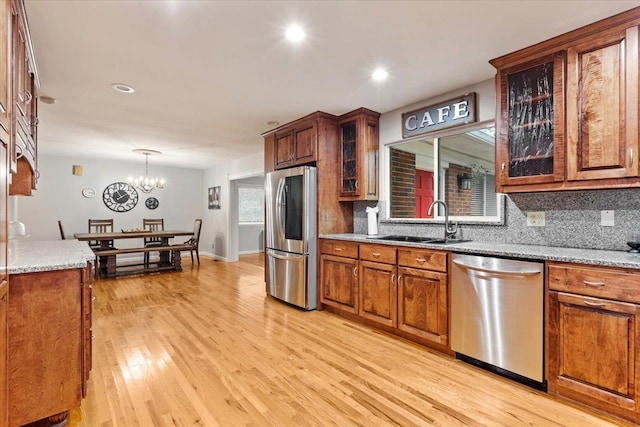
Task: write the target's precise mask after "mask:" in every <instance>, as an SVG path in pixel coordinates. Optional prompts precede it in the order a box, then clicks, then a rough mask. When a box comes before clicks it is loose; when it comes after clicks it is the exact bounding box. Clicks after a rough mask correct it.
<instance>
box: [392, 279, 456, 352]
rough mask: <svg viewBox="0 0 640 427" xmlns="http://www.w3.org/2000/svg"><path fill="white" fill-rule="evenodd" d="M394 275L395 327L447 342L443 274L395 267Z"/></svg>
mask: <svg viewBox="0 0 640 427" xmlns="http://www.w3.org/2000/svg"><path fill="white" fill-rule="evenodd" d="M398 275H399V277H398V328H399V329H400V330H403V331H405V332H409V333H411V334H413V335H416V336H419V337H421V338H424V339H427V340H429V341H433V342H435V343H438V344H442V345H447V344H448V339H449V323H448V295H447V274H446V273H439V272H435V271H430V270H421V269H418V268H408V267H399V268H398Z"/></svg>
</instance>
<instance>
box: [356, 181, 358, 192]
mask: <svg viewBox="0 0 640 427" xmlns="http://www.w3.org/2000/svg"><path fill="white" fill-rule="evenodd" d="M357 189H358V181H357V180H356V190H357Z"/></svg>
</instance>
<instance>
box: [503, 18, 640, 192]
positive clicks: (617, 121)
mask: <svg viewBox="0 0 640 427" xmlns="http://www.w3.org/2000/svg"><path fill="white" fill-rule="evenodd" d="M639 25H640V8H635V9H631V10H629V11H627V12H624V13H621V14H618V15H615V16H612V17H610V18H607V19H604V20H602V21H598V22H596V23H594V24H591V25H588V26H586V27H582V28H579V29H577V30H575V31H572V32H570V33H567V34H564V35H561V36H558V37H555V38H553V39H550V40H547V41H545V42H542V43H539V44H537V45H534V46H531V47H528V48H526V49H522V50H520V51H517V52H514V53H511V54H509V55H505V56H503V57H500V58H496V59H494V60H492V61H490V62H491V64H492V65H494V66H495V67H496V69H497V74H496V108H497V111H496V132H497V134H496V169H497V170H496V178H497V179H496V187H497V190H498V191H501V192H507V193H509V192H530V191H548V190H549V191H553V190H578V189H596V188H623V187H640V180H639V179H638V177H639V176H640V174H639V170H638V102H639V97H638V69H639V55H638V26H639Z"/></svg>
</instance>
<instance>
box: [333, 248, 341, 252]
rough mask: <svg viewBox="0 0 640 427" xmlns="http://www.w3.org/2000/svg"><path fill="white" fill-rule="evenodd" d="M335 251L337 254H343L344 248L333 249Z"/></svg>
mask: <svg viewBox="0 0 640 427" xmlns="http://www.w3.org/2000/svg"><path fill="white" fill-rule="evenodd" d="M333 250H334V251H336V252H342V248H333Z"/></svg>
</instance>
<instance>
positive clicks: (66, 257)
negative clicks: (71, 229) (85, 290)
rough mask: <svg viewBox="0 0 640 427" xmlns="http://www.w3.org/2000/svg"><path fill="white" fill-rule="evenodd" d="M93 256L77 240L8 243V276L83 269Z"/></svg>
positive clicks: (85, 245)
mask: <svg viewBox="0 0 640 427" xmlns="http://www.w3.org/2000/svg"><path fill="white" fill-rule="evenodd" d="M94 260H95V255H94V253H93V251H92V250H91V249H90V248H89V245H88V244H87V242H80V241H78V240H52V241H30V240H19V239H17V240H11V241H9V261H8V269H9V274H18V273H33V272H36V271H51V270H66V269H69V268H84V267H85V266H86V265H87V261H90V262H93V261H94Z"/></svg>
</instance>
